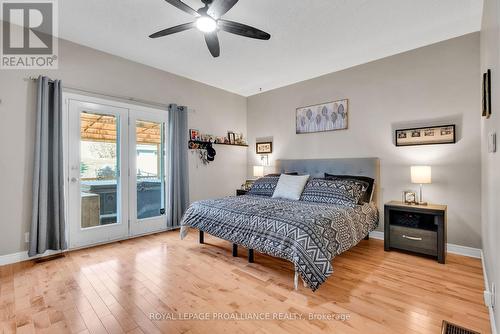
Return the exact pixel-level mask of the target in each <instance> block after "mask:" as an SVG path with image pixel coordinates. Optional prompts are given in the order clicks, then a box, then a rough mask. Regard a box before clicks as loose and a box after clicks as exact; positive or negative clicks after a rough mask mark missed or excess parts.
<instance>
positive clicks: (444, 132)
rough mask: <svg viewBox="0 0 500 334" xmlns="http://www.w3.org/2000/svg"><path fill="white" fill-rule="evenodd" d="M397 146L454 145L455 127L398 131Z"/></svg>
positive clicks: (452, 125) (430, 127)
mask: <svg viewBox="0 0 500 334" xmlns="http://www.w3.org/2000/svg"><path fill="white" fill-rule="evenodd" d="M395 140H396V146H413V145H435V144H454V143H456V142H457V139H456V135H455V125H454V124H450V125H444V126H429V127H423V128H412V129H401V130H396V134H395Z"/></svg>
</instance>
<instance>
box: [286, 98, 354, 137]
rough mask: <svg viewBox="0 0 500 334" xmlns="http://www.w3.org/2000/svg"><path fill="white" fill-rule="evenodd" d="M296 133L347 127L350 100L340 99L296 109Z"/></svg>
mask: <svg viewBox="0 0 500 334" xmlns="http://www.w3.org/2000/svg"><path fill="white" fill-rule="evenodd" d="M295 116H296V133H297V134H300V133H312V132H324V131H336V130H345V129H347V123H348V122H347V120H348V117H347V116H348V100H347V99H344V100H338V101H333V102H328V103H322V104H317V105H313V106H308V107H301V108H297V109H296V113H295Z"/></svg>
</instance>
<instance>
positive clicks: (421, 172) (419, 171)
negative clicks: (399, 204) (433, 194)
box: [411, 166, 432, 205]
mask: <svg viewBox="0 0 500 334" xmlns="http://www.w3.org/2000/svg"><path fill="white" fill-rule="evenodd" d="M411 183H415V184H419V185H420V194H419V199H418V204H419V205H427V203H426V202H424V199H423V195H422V188H423V185H424V184H430V183H432V173H431V167H430V166H412V167H411Z"/></svg>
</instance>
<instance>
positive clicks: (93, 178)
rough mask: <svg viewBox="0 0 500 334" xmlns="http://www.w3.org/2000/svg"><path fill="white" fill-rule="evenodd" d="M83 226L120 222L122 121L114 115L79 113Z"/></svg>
mask: <svg viewBox="0 0 500 334" xmlns="http://www.w3.org/2000/svg"><path fill="white" fill-rule="evenodd" d="M80 124H81V125H80V180H81V182H80V194H81V200H82V202H81V203H82V204H81V205H82V206H81V211H82V214H81V227H82V228H89V227H96V226H101V225H108V224H116V223H118V222H119V217H118V216H119V215H118V205H117V203H118V198H119V197H120V196H119V190H120V185H119V175H120V170H119V166H120V165H119V141H118V137H119V133H120V131H119V123H118V120H117V117H115V116H113V115H102V114H95V113H90V112H82V113H80Z"/></svg>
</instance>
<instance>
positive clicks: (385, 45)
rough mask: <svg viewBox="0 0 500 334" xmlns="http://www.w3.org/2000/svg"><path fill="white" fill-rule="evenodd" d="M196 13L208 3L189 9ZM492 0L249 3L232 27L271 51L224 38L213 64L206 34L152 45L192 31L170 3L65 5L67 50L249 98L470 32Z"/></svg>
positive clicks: (232, 16)
mask: <svg viewBox="0 0 500 334" xmlns="http://www.w3.org/2000/svg"><path fill="white" fill-rule="evenodd" d="M185 2H186V3H188V4H189V5H191V6H192V7H195V8H199V7H201V1H197V0H186V1H185ZM482 5H483V1H482V0H240V1H239V2H238V3H237V4H236V6H235V7H234V8H233V9H232V10H231V11H230V12H229V13H228V14H226V15H225V16H224V18H226V19H229V20H233V21H238V22H242V23H246V24H248V25H251V26H255V27H257V28H260V29H262V30H264V31H267V32H269V33H270V34H271V35H272V37H271V40H270V41H259V40H252V39H248V38H244V37H240V36H236V35H231V34H228V33H226V32H219V39H220V42H221V56H220V57H219V58H212V56H211V55H210V54H209V52H208V50H207V47H206V45H205V41H204V39H203V35H202V34H201V32H199V31H197V30H191V31H184V32H181V33H179V34H176V35H172V36H166V37H163V38H160V39H156V40H152V39H149V38H148V37H147V36H148V35H149V34H151V33H153V32H156V31H158V30H160V29H164V28H167V27H169V26H174V25H178V24H181V23H185V22H190V21H192V17H191V16H189V15H188V14H186V13H184V12H181V11H180V10H178V9H176V8H175V7H172V6H171V5H169V4H168V3H166V2H165V1H163V0H141V1H139V0H65V1H60V2H59V10H60V17H59V21H60V31H59V35H60V36H61V37H62V38H64V39H67V40H70V41H73V42H75V43H79V44H82V45H86V46H89V47H92V48H95V49H98V50H101V51H105V52H108V53H111V54H114V55H118V56H121V57H124V58H127V59H130V60H133V61H136V62H139V63H143V64H146V65H150V66H153V67H156V68H159V69H162V70H165V71H168V72H171V73H175V74H178V75H181V76H184V77H187V78H190V79H193V80H196V81H200V82H203V83H206V84H209V85H212V86H215V87H219V88H222V89H225V90H228V91H231V92H234V93H237V94H241V95H244V96H249V95H253V94H257V93H259V92H260V91H261V90H262V91H267V90H270V89H274V88H278V87H282V86H285V85H289V84H292V83H295V82H299V81H302V80H306V79H310V78H314V77H317V76H320V75H323V74H327V73H331V72H334V71H338V70H341V69H344V68H348V67H351V66H354V65H358V64H362V63H366V62H369V61H373V60H376V59H380V58H383V57H387V56H390V55H393V54H397V53H400V52H404V51H407V50H411V49H415V48H418V47H421V46H424V45H428V44H432V43H435V42H439V41H442V40H446V39H449V38H453V37H456V36H461V35H464V34H467V33H470V32H474V31H478V30H479V29H480V23H481V13H482Z"/></svg>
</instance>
